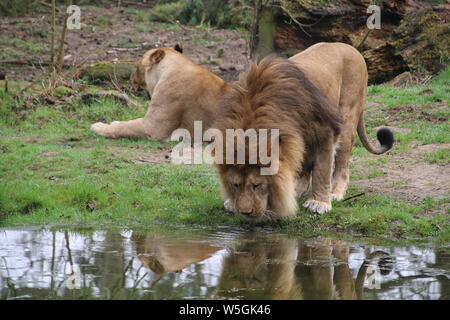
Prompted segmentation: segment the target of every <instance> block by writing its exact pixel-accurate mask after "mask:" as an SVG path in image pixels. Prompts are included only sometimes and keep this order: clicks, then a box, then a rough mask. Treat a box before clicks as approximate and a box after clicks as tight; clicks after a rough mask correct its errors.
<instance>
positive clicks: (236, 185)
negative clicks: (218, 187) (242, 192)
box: [233, 183, 241, 189]
mask: <svg viewBox="0 0 450 320" xmlns="http://www.w3.org/2000/svg"><path fill="white" fill-rule="evenodd" d="M240 186H241V185H240V184H239V183H233V187H235V188H236V189H238V188H239V187H240Z"/></svg>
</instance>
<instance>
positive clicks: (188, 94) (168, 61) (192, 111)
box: [91, 48, 227, 140]
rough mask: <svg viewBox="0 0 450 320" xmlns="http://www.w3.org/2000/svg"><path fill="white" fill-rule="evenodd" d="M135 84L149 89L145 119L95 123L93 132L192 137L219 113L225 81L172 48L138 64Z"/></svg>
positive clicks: (155, 137) (151, 54)
mask: <svg viewBox="0 0 450 320" xmlns="http://www.w3.org/2000/svg"><path fill="white" fill-rule="evenodd" d="M133 81H134V82H135V83H136V84H137V85H139V86H141V87H144V88H146V89H147V91H148V92H149V93H150V95H151V96H152V101H151V106H150V107H149V109H148V111H147V113H146V115H145V116H144V117H143V118H139V119H135V120H130V121H115V122H113V123H111V124H110V125H108V124H104V123H96V124H94V125H92V128H91V129H92V130H93V131H95V132H96V133H98V134H100V135H102V136H105V137H108V138H124V137H131V138H137V137H147V138H149V139H153V140H166V139H168V138H170V135H171V134H172V132H173V131H175V130H176V129H178V128H183V129H187V130H189V131H190V133H191V136H193V132H194V121H195V120H198V121H202V125H203V131H204V130H207V129H208V128H209V127H210V126H211V123H212V121H213V120H214V117H215V115H216V113H217V107H218V101H219V99H220V98H221V97H222V95H223V91H224V90H226V87H227V84H226V82H225V81H223V80H222V79H220V78H219V77H217V76H216V75H214V74H213V73H211V72H209V71H208V70H206V69H205V68H202V67H200V66H199V65H197V64H195V63H194V62H193V61H192V60H190V59H189V58H187V57H186V56H185V55H183V54H181V53H180V52H178V51H177V50H174V49H171V48H158V49H153V50H150V51H148V52H147V53H146V54H145V55H144V57H143V58H142V59H141V60H139V62H138V63H137V70H136V72H135V73H134V75H133Z"/></svg>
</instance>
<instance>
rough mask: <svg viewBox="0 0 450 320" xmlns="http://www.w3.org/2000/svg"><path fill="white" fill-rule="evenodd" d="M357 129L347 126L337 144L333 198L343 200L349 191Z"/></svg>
mask: <svg viewBox="0 0 450 320" xmlns="http://www.w3.org/2000/svg"><path fill="white" fill-rule="evenodd" d="M355 130H356V129H354V128H353V127H352V128H345V130H344V132H343V133H342V135H341V139H340V142H339V144H338V145H337V146H336V153H335V160H334V173H333V183H332V189H331V197H332V199H333V200H337V201H342V200H343V199H344V197H345V193H346V192H347V188H348V184H349V182H350V170H349V164H350V157H351V153H352V148H353V141H354V140H355Z"/></svg>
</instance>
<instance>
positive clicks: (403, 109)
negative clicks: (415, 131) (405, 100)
mask: <svg viewBox="0 0 450 320" xmlns="http://www.w3.org/2000/svg"><path fill="white" fill-rule="evenodd" d="M447 107H448V106H447ZM439 109H440V106H437V107H436V108H434V107H433V110H439ZM428 111H429V110H424V107H421V106H415V105H398V106H394V107H392V108H390V109H389V110H385V111H384V113H385V114H386V118H387V119H388V120H389V121H405V120H425V121H428V122H431V123H443V122H448V120H449V119H448V117H444V116H437V115H433V114H431V113H429V112H428Z"/></svg>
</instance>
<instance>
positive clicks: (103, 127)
mask: <svg viewBox="0 0 450 320" xmlns="http://www.w3.org/2000/svg"><path fill="white" fill-rule="evenodd" d="M108 129H109V125H108V124H106V123H103V122H97V123H94V124H93V125H92V126H91V130H92V131H94V132H95V133H97V134H99V135H101V136H104V137H109V136H110V135H109V133H108Z"/></svg>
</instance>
